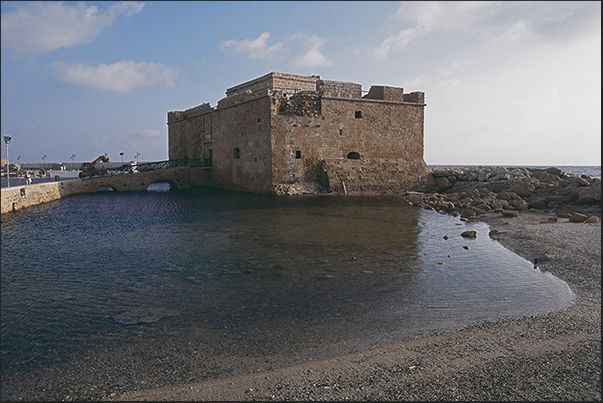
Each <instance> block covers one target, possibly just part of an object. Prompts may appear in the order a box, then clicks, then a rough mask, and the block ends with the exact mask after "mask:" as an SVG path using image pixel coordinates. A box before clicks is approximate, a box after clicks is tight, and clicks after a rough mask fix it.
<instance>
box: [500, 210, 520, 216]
mask: <svg viewBox="0 0 603 403" xmlns="http://www.w3.org/2000/svg"><path fill="white" fill-rule="evenodd" d="M502 215H504V216H505V217H517V216H519V212H518V211H515V210H503V211H502Z"/></svg>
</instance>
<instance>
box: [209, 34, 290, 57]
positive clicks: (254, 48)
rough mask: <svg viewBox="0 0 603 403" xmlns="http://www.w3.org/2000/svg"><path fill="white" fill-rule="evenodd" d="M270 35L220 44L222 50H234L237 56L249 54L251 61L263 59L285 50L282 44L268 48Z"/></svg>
mask: <svg viewBox="0 0 603 403" xmlns="http://www.w3.org/2000/svg"><path fill="white" fill-rule="evenodd" d="M269 36H270V33H268V32H262V33H261V34H260V36H258V37H257V38H256V39H250V38H248V39H245V40H243V41H236V40H234V39H232V40H228V41H222V42H220V49H222V50H228V49H232V51H233V52H234V53H235V54H240V53H247V56H248V57H249V58H250V59H263V58H266V57H269V56H272V55H274V54H276V53H278V52H280V51H281V50H282V49H283V44H282V43H276V44H274V45H272V46H268V43H267V42H268V37H269Z"/></svg>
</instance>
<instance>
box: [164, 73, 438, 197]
mask: <svg viewBox="0 0 603 403" xmlns="http://www.w3.org/2000/svg"><path fill="white" fill-rule="evenodd" d="M424 101H425V99H424V94H423V93H422V92H415V93H411V94H404V93H403V89H402V88H395V87H385V86H373V87H371V90H370V91H369V93H368V94H367V95H366V96H365V97H362V87H361V86H360V85H359V84H355V83H348V82H339V81H328V80H321V79H320V78H319V77H318V76H310V77H304V76H294V75H290V74H283V73H270V74H267V75H265V76H262V77H259V78H257V79H255V80H252V81H249V82H247V83H243V84H241V85H238V86H235V87H232V88H229V89H228V90H227V96H226V97H225V98H223V99H221V100H220V101H219V102H218V106H217V107H216V108H213V109H212V108H210V107H209V105H207V104H204V105H201V106H200V107H196V108H192V109H189V110H187V111H183V112H170V113H169V114H168V126H169V150H170V154H169V155H170V159H176V158H183V157H184V156H189V157H190V158H198V157H199V155H201V153H203V152H206V151H204V149H206V148H207V146H208V144H210V145H211V146H212V148H213V167H212V176H213V179H214V181H215V184H216V186H217V187H222V188H227V189H235V190H244V191H251V192H259V193H276V194H282V193H290V189H292V187H293V186H296V189H298V190H299V192H301V193H306V192H307V193H319V192H344V193H345V192H360V193H362V192H367V193H369V192H370V193H379V192H381V193H384V192H385V193H386V192H388V191H399V190H400V189H406V190H410V189H413V190H414V189H416V188H418V187H420V184H421V182H422V178H423V177H425V176H427V175H428V174H429V170H428V168H427V165H426V164H425V162H424V160H423V151H424V149H423V131H424V127H423V121H424V107H425V103H424ZM210 118H211V120H210ZM202 119H205V121H206V122H207V121H209V120H210V121H211V136H210V138H209V139H208V138H207V134H206V135H205V136H204V135H202V130H205V132H204V133H207V128H206V126H204V124H203V123H202ZM204 127H205V129H203V128H204ZM208 141H210V142H209V143H208ZM384 178H386V179H384ZM330 182H332V183H330ZM341 182H347V183H348V185H347V186H341Z"/></svg>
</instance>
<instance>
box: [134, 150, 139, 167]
mask: <svg viewBox="0 0 603 403" xmlns="http://www.w3.org/2000/svg"><path fill="white" fill-rule="evenodd" d="M139 155H140V153H139V152H138V151H137V152H136V155H135V156H134V158H136V165H138V156H139Z"/></svg>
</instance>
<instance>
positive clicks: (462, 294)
mask: <svg viewBox="0 0 603 403" xmlns="http://www.w3.org/2000/svg"><path fill="white" fill-rule="evenodd" d="M467 229H475V230H476V231H477V232H478V237H477V239H465V238H462V237H461V236H460V234H461V232H463V231H465V230H467ZM444 235H447V236H448V237H449V239H448V240H445V239H444ZM1 242H2V253H1V259H2V271H1V273H2V281H1V287H2V293H1V295H2V306H1V308H2V312H1V313H2V315H1V322H2V334H1V337H2V344H1V348H2V368H1V369H2V400H15V399H43V400H54V399H67V400H69V399H98V398H102V397H105V396H107V395H108V394H109V393H111V392H116V393H120V392H123V391H127V390H132V389H135V388H147V387H156V386H166V385H169V384H184V383H188V382H193V381H203V380H207V379H212V378H218V377H223V376H232V375H238V374H245V373H250V372H255V371H258V370H261V369H269V368H276V367H279V366H283V365H290V364H294V363H299V362H304V361H308V360H312V359H318V358H324V357H329V356H335V355H338V354H344V353H349V352H355V351H359V350H362V349H366V348H370V347H374V346H377V345H383V344H386V343H392V342H396V341H402V340H408V339H411V338H415V337H419V336H424V335H429V334H435V333H439V332H444V331H451V330H456V329H461V328H463V327H466V326H469V325H473V324H479V323H483V322H485V321H494V320H497V319H501V318H518V317H523V316H531V315H536V314H540V313H544V312H548V311H551V310H556V309H560V308H564V307H568V306H570V305H571V304H573V302H574V299H575V295H574V294H573V293H572V292H571V290H570V289H569V287H568V286H567V284H566V283H565V282H563V281H561V280H559V279H558V278H556V277H554V276H553V275H551V274H550V273H547V272H542V271H541V270H539V269H535V268H534V267H533V265H532V264H531V263H530V262H528V261H526V260H525V259H522V258H520V257H518V256H517V255H515V254H513V253H511V252H509V251H508V250H506V249H504V248H503V247H502V246H501V245H499V244H498V243H497V242H496V241H493V240H492V239H490V238H489V237H488V227H487V226H486V225H485V224H484V223H479V222H474V223H464V222H461V221H460V220H459V219H458V218H454V217H451V216H447V215H441V214H437V213H435V212H434V211H428V210H424V209H419V208H416V207H409V206H406V205H404V204H403V203H402V202H401V201H400V200H399V199H395V198H362V197H303V198H300V197H271V196H264V195H254V194H246V193H236V192H228V191H218V190H209V189H205V190H194V191H188V192H157V191H155V192H132V193H126V192H124V193H119V192H98V193H96V194H84V195H75V196H70V197H67V198H65V199H62V200H59V201H55V202H50V203H47V204H44V205H40V206H36V207H32V208H29V209H27V210H23V211H17V212H14V213H10V214H5V215H3V216H2V240H1ZM464 246H468V247H469V248H468V249H465V248H464Z"/></svg>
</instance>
